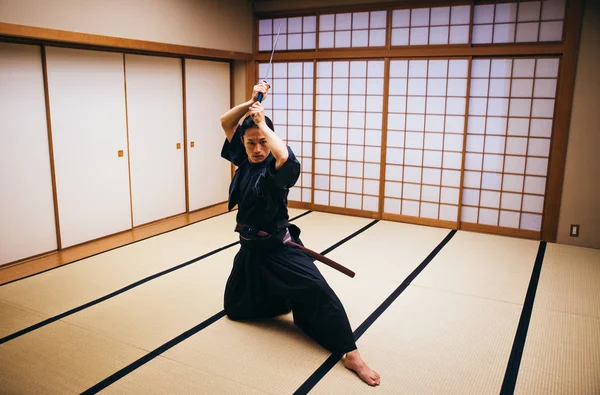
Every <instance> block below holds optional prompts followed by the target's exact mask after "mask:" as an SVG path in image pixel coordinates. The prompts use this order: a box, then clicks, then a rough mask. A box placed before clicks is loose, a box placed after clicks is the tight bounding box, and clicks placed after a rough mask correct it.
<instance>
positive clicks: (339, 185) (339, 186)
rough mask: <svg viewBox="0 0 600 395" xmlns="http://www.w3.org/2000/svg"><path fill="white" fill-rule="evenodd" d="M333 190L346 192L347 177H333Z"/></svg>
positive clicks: (331, 180)
mask: <svg viewBox="0 0 600 395" xmlns="http://www.w3.org/2000/svg"><path fill="white" fill-rule="evenodd" d="M330 182H331V190H332V191H339V192H345V190H346V179H345V178H344V177H331V179H330Z"/></svg>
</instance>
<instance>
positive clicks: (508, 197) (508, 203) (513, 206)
mask: <svg viewBox="0 0 600 395" xmlns="http://www.w3.org/2000/svg"><path fill="white" fill-rule="evenodd" d="M522 196H523V195H521V194H520V193H508V192H502V208H504V209H508V210H518V211H520V210H521V197H522Z"/></svg>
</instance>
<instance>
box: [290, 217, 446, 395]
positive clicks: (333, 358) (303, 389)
mask: <svg viewBox="0 0 600 395" xmlns="http://www.w3.org/2000/svg"><path fill="white" fill-rule="evenodd" d="M455 234H456V230H455V229H453V230H451V231H450V233H448V235H447V236H446V237H445V238H444V240H442V241H441V242H440V243H439V244H438V245H437V247H435V249H434V250H433V251H431V253H430V254H429V255H427V257H426V258H425V259H424V260H423V262H421V264H420V265H419V266H417V268H416V269H415V270H413V272H412V273H411V274H409V275H408V277H406V279H405V280H404V281H403V282H402V284H400V286H398V288H396V290H394V292H392V294H391V295H390V296H388V297H387V299H386V300H385V301H384V302H383V303H382V304H381V305H380V306H379V307H378V308H377V309H376V310H375V311H374V312H373V313H372V314H371V315H370V316H369V317H368V318H367V319H366V320H365V321H364V322H363V323H362V324H361V325H360V326H359V327H358V328H356V330H355V331H354V340H355V341H358V339H359V338H360V337H361V336H362V335H363V334H364V333H365V331H366V330H367V329H369V327H370V326H371V325H373V323H374V322H375V320H377V318H379V316H381V314H383V312H384V311H385V310H386V309H387V308H388V307H390V306H391V304H392V303H393V302H394V301H395V300H396V298H398V296H400V294H401V293H402V292H404V290H405V289H406V288H408V286H409V285H410V283H411V282H412V281H413V280H414V279H415V278H416V277H417V276H418V275H419V274H420V273H421V272H422V271H423V269H425V267H426V266H427V265H428V264H429V262H431V261H432V260H433V258H435V256H436V255H437V254H438V253H439V252H440V251H441V250H442V248H444V246H445V245H446V244H448V242H449V241H450V240H451V239H452V237H454V235H455ZM342 357H343V355H342V354H331V355H330V356H329V358H327V359H326V360H325V362H323V363H322V364H321V366H319V368H318V369H317V370H315V372H314V373H313V374H312V375H311V376H310V377H309V378H308V379H307V380H306V381H305V382H304V383H303V384H302V385H301V386H300V387H299V388H298V389H297V390H296V392H294V395H301V394H302V395H303V394H308V392H309V391H310V390H312V389H313V388H314V386H315V385H317V383H318V382H319V381H321V379H322V378H323V377H325V375H326V374H327V373H328V372H329V371H330V370H331V369H332V368H333V367H334V366H335V364H336V363H338V361H339V360H340V359H341V358H342Z"/></svg>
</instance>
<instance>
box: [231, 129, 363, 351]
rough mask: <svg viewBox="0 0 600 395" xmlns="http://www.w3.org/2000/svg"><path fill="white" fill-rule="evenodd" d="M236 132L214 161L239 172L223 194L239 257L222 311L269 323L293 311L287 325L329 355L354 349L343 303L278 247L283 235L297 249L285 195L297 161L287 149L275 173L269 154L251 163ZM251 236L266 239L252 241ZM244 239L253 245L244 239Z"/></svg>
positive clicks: (300, 259)
mask: <svg viewBox="0 0 600 395" xmlns="http://www.w3.org/2000/svg"><path fill="white" fill-rule="evenodd" d="M240 135H241V128H240V127H238V129H237V130H236V132H235V134H234V136H233V138H232V140H231V143H230V142H229V141H227V140H225V144H224V145H223V149H222V151H221V156H222V157H223V158H225V159H227V160H228V161H230V162H232V163H233V164H234V165H236V166H238V169H237V171H236V173H235V176H234V177H233V180H232V181H231V185H230V187H229V210H231V209H232V208H233V207H234V206H235V205H236V204H237V205H238V213H237V222H238V224H242V225H246V228H251V229H250V230H248V229H246V230H242V231H240V244H241V247H240V250H239V252H238V253H237V255H236V256H235V259H234V262H233V269H232V271H231V274H230V276H229V279H228V280H227V285H226V288H225V312H226V313H227V316H228V317H229V318H230V319H232V320H246V319H257V318H270V317H275V316H278V315H281V314H286V313H288V312H290V311H293V315H294V322H295V324H296V325H297V326H298V327H300V329H302V330H303V331H304V332H305V333H306V334H307V335H309V336H310V337H312V338H313V339H315V340H316V341H317V343H319V344H320V345H321V346H323V347H325V348H326V349H327V350H329V351H331V352H332V353H347V352H350V351H352V350H355V349H356V344H355V342H354V336H353V334H352V329H351V327H350V323H349V322H348V317H347V315H346V311H345V310H344V307H343V306H342V303H341V302H340V300H339V299H338V297H337V296H336V294H335V293H334V292H333V290H332V289H331V288H330V287H329V285H328V284H327V282H326V281H325V279H324V278H323V276H322V275H321V273H320V272H319V270H318V269H317V267H316V266H315V264H314V262H313V260H312V258H311V257H309V256H308V255H307V254H306V253H304V252H303V251H302V250H300V249H299V248H297V247H293V246H288V245H284V244H283V242H282V240H283V237H284V236H285V234H286V230H287V229H289V232H290V234H291V235H292V239H293V241H294V242H296V243H298V244H300V243H301V241H300V239H299V236H300V229H299V228H298V227H297V226H295V225H292V224H290V223H289V222H288V219H289V217H288V211H287V196H288V193H289V188H291V187H292V186H293V185H294V184H295V183H296V181H297V180H298V177H299V175H300V162H298V160H297V159H296V157H295V155H294V153H293V152H292V150H291V149H290V148H289V147H288V153H289V158H288V160H287V161H286V162H285V164H284V165H283V166H282V167H281V168H280V169H279V170H276V169H275V158H274V157H273V155H272V154H269V156H268V157H267V158H266V159H265V160H264V161H263V162H261V163H256V164H254V163H250V162H249V161H248V157H247V155H246V150H245V148H244V145H243V143H242V140H241V138H240ZM256 230H261V231H264V232H267V233H269V234H270V235H271V237H268V238H260V237H254V236H255V233H253V232H255V231H256ZM248 238H250V239H253V240H247V239H248Z"/></svg>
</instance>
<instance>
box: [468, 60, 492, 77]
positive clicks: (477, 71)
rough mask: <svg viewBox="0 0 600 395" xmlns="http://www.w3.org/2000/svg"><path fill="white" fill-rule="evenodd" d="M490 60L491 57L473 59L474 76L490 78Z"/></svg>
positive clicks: (472, 69)
mask: <svg viewBox="0 0 600 395" xmlns="http://www.w3.org/2000/svg"><path fill="white" fill-rule="evenodd" d="M490 64H491V62H490V60H489V59H473V62H472V64H471V77H472V78H488V77H489V76H490Z"/></svg>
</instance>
